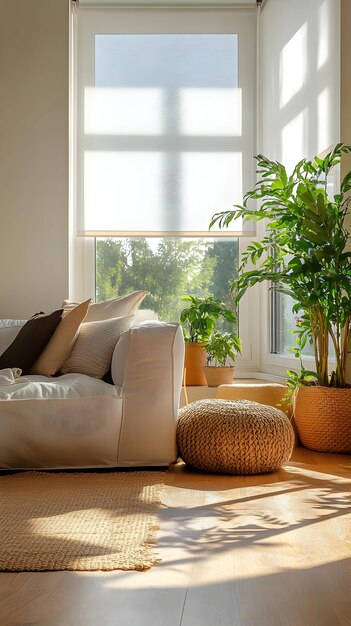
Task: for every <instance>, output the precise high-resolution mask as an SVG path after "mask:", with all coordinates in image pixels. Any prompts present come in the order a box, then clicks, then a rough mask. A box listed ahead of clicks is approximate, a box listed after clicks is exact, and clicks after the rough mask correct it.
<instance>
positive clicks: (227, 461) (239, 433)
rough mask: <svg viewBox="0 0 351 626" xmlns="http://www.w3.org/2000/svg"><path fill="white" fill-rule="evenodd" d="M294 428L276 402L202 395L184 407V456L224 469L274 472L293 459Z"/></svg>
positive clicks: (180, 435) (180, 431) (180, 442)
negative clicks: (201, 398) (218, 398)
mask: <svg viewBox="0 0 351 626" xmlns="http://www.w3.org/2000/svg"><path fill="white" fill-rule="evenodd" d="M293 445H294V431H293V428H292V426H291V424H290V421H289V419H288V418H287V416H286V415H285V413H283V411H280V410H279V409H276V408H275V407H271V406H266V405H264V404H259V403H258V402H251V401H249V400H198V401H196V402H192V403H191V404H188V405H187V406H185V407H184V408H182V409H181V410H180V411H179V420H178V425H177V446H178V454H179V456H180V457H181V458H182V459H183V461H185V463H187V464H188V465H191V466H192V467H194V468H196V469H200V470H205V471H208V472H215V473H221V474H262V473H265V472H274V471H275V470H277V469H278V468H279V467H281V466H282V465H283V464H284V463H286V461H288V460H289V459H290V456H291V453H292V449H293Z"/></svg>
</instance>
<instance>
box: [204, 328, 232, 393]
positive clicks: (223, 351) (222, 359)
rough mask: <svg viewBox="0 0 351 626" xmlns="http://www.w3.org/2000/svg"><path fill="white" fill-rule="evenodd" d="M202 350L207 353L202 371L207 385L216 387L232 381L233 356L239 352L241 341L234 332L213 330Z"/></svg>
mask: <svg viewBox="0 0 351 626" xmlns="http://www.w3.org/2000/svg"><path fill="white" fill-rule="evenodd" d="M204 350H205V352H206V355H207V360H206V365H205V367H204V372H205V376H206V380H207V384H208V386H209V387H218V385H224V384H226V383H231V382H232V381H233V375H234V369H235V367H234V365H233V363H234V362H235V357H236V354H237V353H240V352H241V341H240V339H239V337H238V335H237V334H236V333H234V332H233V333H222V332H221V331H220V330H215V331H214V332H213V333H212V335H211V338H210V340H209V342H208V343H207V344H206V345H205V347H204Z"/></svg>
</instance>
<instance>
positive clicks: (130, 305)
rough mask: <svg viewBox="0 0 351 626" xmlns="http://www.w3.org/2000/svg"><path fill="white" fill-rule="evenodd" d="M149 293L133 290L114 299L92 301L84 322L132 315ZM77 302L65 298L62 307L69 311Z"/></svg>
mask: <svg viewBox="0 0 351 626" xmlns="http://www.w3.org/2000/svg"><path fill="white" fill-rule="evenodd" d="M147 295H149V292H148V291H133V292H132V293H128V294H127V295H126V296H120V297H119V298H114V300H105V301H104V302H93V304H91V305H90V307H89V311H88V314H87V317H86V319H85V322H97V321H99V320H106V319H111V318H113V317H123V316H124V315H132V314H133V313H135V311H136V310H137V308H138V307H139V306H140V304H141V303H142V301H143V300H144V298H145V296H147ZM77 304H78V303H77V302H71V301H70V300H65V301H64V303H63V305H62V308H63V309H64V311H69V310H71V309H72V308H73V307H75V306H77Z"/></svg>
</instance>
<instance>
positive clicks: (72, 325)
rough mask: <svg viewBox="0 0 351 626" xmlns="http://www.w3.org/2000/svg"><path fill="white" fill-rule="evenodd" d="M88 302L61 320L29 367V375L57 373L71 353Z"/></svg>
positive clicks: (51, 374)
mask: <svg viewBox="0 0 351 626" xmlns="http://www.w3.org/2000/svg"><path fill="white" fill-rule="evenodd" d="M90 302H91V300H86V302H82V304H79V305H78V306H76V307H75V308H74V309H72V310H71V311H69V312H68V313H67V314H66V315H65V316H64V317H63V318H62V320H61V321H60V323H59V325H58V327H57V328H56V330H55V332H54V334H53V335H52V337H51V339H50V341H49V343H48V344H47V345H46V347H45V348H44V350H43V352H42V353H41V355H40V356H39V357H38V359H37V360H36V361H35V363H34V365H33V366H32V367H31V370H30V374H41V375H42V376H53V375H54V374H56V372H58V371H59V369H60V368H61V366H62V364H63V363H64V362H65V361H66V360H67V359H68V357H69V355H70V354H71V352H72V348H73V346H74V344H75V342H76V340H77V337H78V333H79V328H80V325H81V323H82V321H83V320H84V318H85V316H86V314H87V312H88V309H89V304H90Z"/></svg>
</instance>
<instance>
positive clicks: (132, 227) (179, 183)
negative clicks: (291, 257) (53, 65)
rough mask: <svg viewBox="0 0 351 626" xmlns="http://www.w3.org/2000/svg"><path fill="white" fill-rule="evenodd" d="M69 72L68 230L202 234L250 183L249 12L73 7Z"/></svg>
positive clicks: (252, 90)
mask: <svg viewBox="0 0 351 626" xmlns="http://www.w3.org/2000/svg"><path fill="white" fill-rule="evenodd" d="M77 77H78V82H77V176H78V194H77V195H78V197H77V232H78V234H79V235H83V236H132V235H140V236H157V237H159V236H167V235H169V236H185V237H187V236H191V237H193V236H195V237H196V236H201V237H204V236H211V235H212V236H213V232H215V231H211V233H210V232H209V231H208V226H209V222H210V219H211V217H212V215H213V214H214V213H216V212H218V211H224V210H227V209H230V208H231V207H232V206H233V204H236V203H240V202H241V201H242V195H243V190H244V189H247V188H249V187H251V185H252V182H253V165H252V155H253V153H254V137H255V123H254V121H255V107H254V101H255V19H254V16H253V14H252V12H250V11H248V12H240V14H239V13H238V12H236V11H235V10H221V11H206V10H204V11H199V10H196V11H191V10H169V11H166V12H165V11H159V10H157V9H140V8H139V9H138V10H123V9H119V10H111V9H105V10H102V9H99V10H94V9H88V8H85V9H84V10H79V11H78V13H77ZM232 226H233V224H232ZM233 228H234V232H233ZM233 228H232V229H231V231H230V232H228V231H219V234H220V235H221V236H229V235H230V236H233V235H242V234H245V235H249V234H253V233H252V232H251V230H250V231H249V228H250V229H251V228H252V225H249V226H247V225H246V226H245V230H244V227H243V225H242V223H241V222H240V221H239V220H238V222H237V223H236V224H234V227H233Z"/></svg>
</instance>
